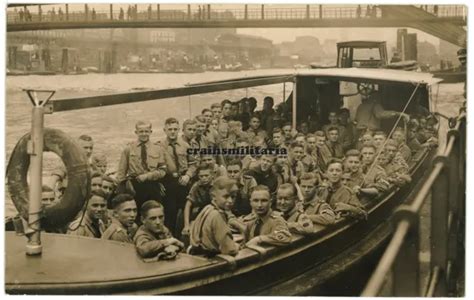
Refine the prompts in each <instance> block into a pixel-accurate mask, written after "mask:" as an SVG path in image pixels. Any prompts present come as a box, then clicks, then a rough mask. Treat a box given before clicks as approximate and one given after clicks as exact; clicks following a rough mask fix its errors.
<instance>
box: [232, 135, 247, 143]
mask: <svg viewBox="0 0 474 300" xmlns="http://www.w3.org/2000/svg"><path fill="white" fill-rule="evenodd" d="M235 143H236V144H237V143H249V140H248V139H247V138H245V137H242V136H240V137H238V138H236V139H235Z"/></svg>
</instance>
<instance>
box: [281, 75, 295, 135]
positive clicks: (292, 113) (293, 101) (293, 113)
mask: <svg viewBox="0 0 474 300" xmlns="http://www.w3.org/2000/svg"><path fill="white" fill-rule="evenodd" d="M296 88H297V79H296V76H295V78H294V79H293V97H292V99H291V101H292V108H291V128H292V129H293V130H296V99H297V97H296ZM283 101H285V100H284V99H283Z"/></svg>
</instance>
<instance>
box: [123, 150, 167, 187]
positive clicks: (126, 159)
mask: <svg viewBox="0 0 474 300" xmlns="http://www.w3.org/2000/svg"><path fill="white" fill-rule="evenodd" d="M145 146H146V152H147V155H146V156H147V161H146V162H147V164H146V169H145V167H144V166H143V163H142V156H141V142H139V141H135V142H132V143H129V144H128V145H127V146H126V147H125V148H124V149H123V151H122V155H121V156H120V162H119V166H118V170H117V180H118V181H119V182H122V181H124V180H125V179H126V177H127V176H138V175H143V174H146V177H147V179H146V180H147V181H155V180H158V179H160V178H163V177H164V176H165V175H166V165H165V158H164V153H163V151H162V149H161V148H160V147H158V146H157V145H156V144H153V143H151V142H150V141H148V142H146V143H145Z"/></svg>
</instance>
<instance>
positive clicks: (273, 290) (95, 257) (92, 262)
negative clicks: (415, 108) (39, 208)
mask: <svg viewBox="0 0 474 300" xmlns="http://www.w3.org/2000/svg"><path fill="white" fill-rule="evenodd" d="M432 152H433V151H432ZM432 152H431V153H426V155H425V156H424V159H422V160H420V162H419V163H418V164H417V165H416V166H414V169H413V170H414V171H413V172H414V173H413V178H417V179H422V177H423V176H422V175H423V173H424V171H425V170H426V169H427V168H426V166H427V164H428V163H430V157H431V155H432V154H433V153H432ZM420 181H421V180H417V181H416V182H412V184H410V185H407V186H405V187H403V188H402V189H399V190H397V191H393V192H392V193H390V194H389V195H388V196H387V197H385V198H384V199H383V200H382V201H380V202H379V203H377V204H374V205H373V206H372V207H371V208H370V214H369V218H368V220H366V221H364V220H363V221H354V220H344V221H342V222H340V223H338V224H336V225H334V226H332V227H321V228H320V230H319V231H318V232H317V233H315V235H314V236H312V237H306V238H301V237H299V238H298V237H297V238H295V241H294V242H293V243H292V244H291V245H289V246H287V247H282V248H266V249H256V250H252V249H244V250H242V251H241V252H240V253H239V255H238V256H237V257H236V258H235V259H232V258H229V257H226V256H217V257H215V258H213V259H204V258H200V257H191V256H189V255H186V254H181V257H180V259H179V260H178V261H174V262H173V261H170V262H167V261H165V262H151V263H145V262H143V261H142V260H141V259H139V258H138V256H137V255H136V253H135V251H134V249H133V245H125V244H121V243H116V242H109V241H101V240H97V239H90V238H81V237H73V236H64V235H52V234H44V235H43V241H44V242H43V243H44V247H45V248H46V247H48V248H49V249H45V250H44V254H43V257H42V258H39V257H28V256H26V255H25V254H24V244H25V239H24V238H23V237H18V236H15V235H14V233H7V234H6V260H5V262H6V279H5V281H6V284H5V288H6V292H7V293H9V294H172V295H178V294H179V295H255V294H260V295H295V294H296V295H305V294H310V293H311V291H319V292H321V293H323V292H322V291H324V290H326V289H327V286H328V285H330V284H331V280H332V279H334V278H336V277H338V276H342V274H343V273H345V272H347V271H349V270H350V269H351V266H353V265H355V264H357V263H360V261H361V260H362V259H363V258H364V257H368V256H369V255H371V254H372V253H373V252H374V251H376V250H377V249H379V248H380V247H381V245H383V243H384V242H385V240H386V239H387V238H388V236H389V235H390V226H389V223H388V222H389V220H390V218H391V217H392V216H393V212H394V210H395V209H396V208H397V207H398V206H399V205H400V204H401V203H403V202H405V201H407V200H408V199H409V198H410V197H409V194H410V191H413V188H414V187H415V185H416V183H419V182H420ZM415 190H416V189H415ZM79 245H81V246H79ZM111 253H114V255H110V254H111ZM344 253H346V254H344ZM350 253H352V254H356V253H360V255H352V256H348V254H350ZM341 255H342V258H341ZM111 256H112V257H111ZM87 272H90V274H88V273H87ZM315 272H316V277H315V276H309V275H308V274H314V273H315ZM308 276H309V278H311V281H309V280H308V279H304V278H307V277H308ZM300 278H303V279H301V281H302V282H299V281H298V279H300ZM295 281H296V283H295ZM309 282H311V284H309V285H308V284H306V283H309ZM290 283H292V284H290ZM297 283H299V284H301V283H303V286H301V287H296V286H297ZM289 284H290V285H289ZM324 293H325V292H324ZM336 293H337V291H336Z"/></svg>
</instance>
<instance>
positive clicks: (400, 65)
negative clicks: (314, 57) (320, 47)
mask: <svg viewBox="0 0 474 300" xmlns="http://www.w3.org/2000/svg"><path fill="white" fill-rule="evenodd" d="M334 67H336V68H387V69H395V70H405V71H416V70H418V63H417V62H416V61H415V60H404V61H397V62H390V63H389V62H388V54H387V43H386V42H385V41H363V40H357V41H345V42H340V43H337V63H336V66H334ZM311 68H313V69H318V68H327V66H324V65H321V64H318V63H312V64H311Z"/></svg>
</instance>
